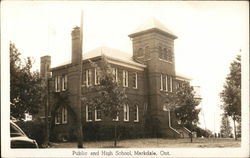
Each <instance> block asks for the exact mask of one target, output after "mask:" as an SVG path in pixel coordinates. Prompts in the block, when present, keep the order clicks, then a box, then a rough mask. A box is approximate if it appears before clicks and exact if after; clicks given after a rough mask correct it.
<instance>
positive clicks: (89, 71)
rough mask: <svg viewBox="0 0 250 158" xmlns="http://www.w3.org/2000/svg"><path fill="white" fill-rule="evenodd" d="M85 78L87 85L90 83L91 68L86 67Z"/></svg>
mask: <svg viewBox="0 0 250 158" xmlns="http://www.w3.org/2000/svg"><path fill="white" fill-rule="evenodd" d="M85 73H86V78H85V81H86V86H87V87H89V86H91V85H92V76H91V75H92V71H91V69H87V70H86V72H85Z"/></svg>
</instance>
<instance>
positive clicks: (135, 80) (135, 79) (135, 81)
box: [133, 72, 137, 89]
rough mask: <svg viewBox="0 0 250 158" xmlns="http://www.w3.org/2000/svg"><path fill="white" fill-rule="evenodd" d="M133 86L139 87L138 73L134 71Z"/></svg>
mask: <svg viewBox="0 0 250 158" xmlns="http://www.w3.org/2000/svg"><path fill="white" fill-rule="evenodd" d="M133 88H135V89H137V73H136V72H135V73H133Z"/></svg>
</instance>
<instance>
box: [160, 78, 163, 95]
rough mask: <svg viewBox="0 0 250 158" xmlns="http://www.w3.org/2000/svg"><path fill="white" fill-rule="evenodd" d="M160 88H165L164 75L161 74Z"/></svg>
mask: <svg viewBox="0 0 250 158" xmlns="http://www.w3.org/2000/svg"><path fill="white" fill-rule="evenodd" d="M160 84H161V85H160V86H161V87H160V90H161V91H162V90H163V75H162V74H161V81H160Z"/></svg>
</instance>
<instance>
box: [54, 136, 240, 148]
mask: <svg viewBox="0 0 250 158" xmlns="http://www.w3.org/2000/svg"><path fill="white" fill-rule="evenodd" d="M240 142H241V141H240V140H237V141H235V140H234V139H232V138H194V139H193V143H191V142H190V139H163V138H158V139H157V138H147V139H145V138H143V139H128V140H120V141H118V147H119V148H227V147H228V148H229V147H230V148H232V147H240ZM83 143H84V147H85V148H113V144H114V142H113V141H91V142H83ZM51 147H52V148H76V147H77V142H60V143H52V146H51Z"/></svg>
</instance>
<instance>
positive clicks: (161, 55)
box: [159, 47, 163, 59]
mask: <svg viewBox="0 0 250 158" xmlns="http://www.w3.org/2000/svg"><path fill="white" fill-rule="evenodd" d="M159 58H160V59H163V51H162V48H161V47H159Z"/></svg>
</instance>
